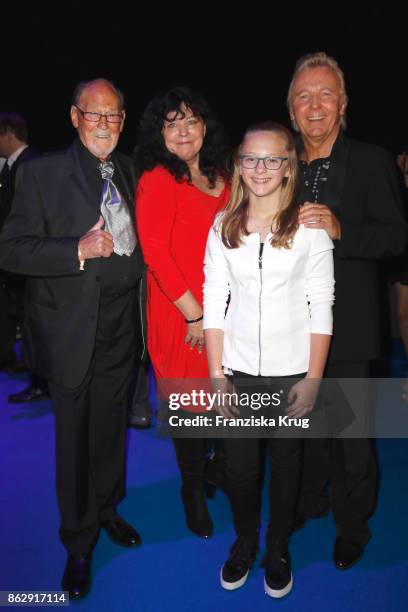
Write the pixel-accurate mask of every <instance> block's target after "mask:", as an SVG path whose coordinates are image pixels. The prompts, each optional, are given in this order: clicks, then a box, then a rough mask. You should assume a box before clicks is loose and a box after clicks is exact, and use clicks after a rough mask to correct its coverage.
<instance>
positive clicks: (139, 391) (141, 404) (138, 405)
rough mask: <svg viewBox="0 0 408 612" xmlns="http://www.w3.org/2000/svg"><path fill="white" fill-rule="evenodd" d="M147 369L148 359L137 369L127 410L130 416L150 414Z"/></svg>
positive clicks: (147, 415) (148, 366)
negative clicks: (128, 409)
mask: <svg viewBox="0 0 408 612" xmlns="http://www.w3.org/2000/svg"><path fill="white" fill-rule="evenodd" d="M149 369H150V359H149V360H148V361H147V362H146V363H141V364H140V365H139V367H138V369H137V374H136V384H135V389H134V392H133V397H132V401H131V404H130V411H129V415H130V416H131V417H132V416H135V417H151V416H152V406H151V404H150V399H149V387H150V382H149Z"/></svg>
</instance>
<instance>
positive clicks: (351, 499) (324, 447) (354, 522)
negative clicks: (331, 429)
mask: <svg viewBox="0 0 408 612" xmlns="http://www.w3.org/2000/svg"><path fill="white" fill-rule="evenodd" d="M325 375H326V377H327V378H367V377H368V376H369V364H368V363H367V362H363V363H344V364H329V365H328V366H327V368H326V373H325ZM368 403H369V397H367V396H364V392H363V396H362V397H361V404H360V406H354V405H353V406H352V408H353V409H354V410H355V411H356V414H357V413H358V412H359V411H367V412H369V411H370V406H369V405H368ZM329 482H330V499H329V497H328V493H327V485H328V483H329ZM377 489H378V466H377V461H376V454H375V445H374V440H373V439H371V438H334V439H306V440H305V443H304V454H303V469H302V482H301V492H300V497H299V505H298V512H299V514H302V515H304V516H306V517H313V516H318V515H319V514H321V513H322V512H324V511H325V510H326V509H328V507H329V505H331V508H332V511H333V517H334V521H335V523H336V529H337V536H339V537H342V538H344V539H346V540H348V541H350V542H354V543H357V544H361V545H365V544H366V543H367V542H368V541H369V539H370V537H371V532H370V528H369V526H368V518H369V517H370V515H371V514H372V513H373V511H374V508H375V503H376V499H377Z"/></svg>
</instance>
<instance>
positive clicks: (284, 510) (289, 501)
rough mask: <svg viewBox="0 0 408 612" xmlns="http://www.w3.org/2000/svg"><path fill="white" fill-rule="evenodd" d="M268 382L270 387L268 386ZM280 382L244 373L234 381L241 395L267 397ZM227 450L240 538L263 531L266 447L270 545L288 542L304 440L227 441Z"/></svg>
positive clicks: (229, 483) (229, 484)
mask: <svg viewBox="0 0 408 612" xmlns="http://www.w3.org/2000/svg"><path fill="white" fill-rule="evenodd" d="M301 376H303V375H300V377H301ZM291 378H292V377H285V380H286V381H287V385H285V392H286V393H287V391H288V390H289V388H290V387H291V385H292V383H291V381H290V379H291ZM296 378H299V376H298V377H296ZM244 380H245V381H248V380H251V382H250V385H249V386H248V384H247V382H245V384H244V386H241V384H242V382H243V381H244ZM266 380H267V381H268V383H265V381H266ZM277 380H278V381H279V384H277V383H276V384H275V385H274V379H273V378H271V377H269V378H268V379H266V378H263V377H253V376H250V375H248V374H244V373H241V372H235V373H234V377H233V382H234V385H235V388H236V390H237V392H238V393H240V392H241V391H242V392H245V393H257V392H263V393H264V392H265V391H266V387H265V384H267V385H269V389H268V391H269V392H270V393H273V392H275V391H278V390H279V389H280V388H281V386H282V378H279V379H277ZM260 384H261V387H260V386H259V385H260ZM276 385H277V386H276ZM241 412H242V410H241ZM224 447H225V462H226V481H227V491H228V497H229V500H230V503H231V509H232V515H233V521H234V527H235V531H236V533H237V535H239V536H246V537H249V538H251V537H254V534H255V533H256V531H257V529H258V528H259V522H260V496H261V486H260V485H261V476H262V464H263V461H262V459H263V448H264V447H266V452H267V454H268V457H269V462H270V468H271V475H270V481H269V486H268V490H269V504H270V512H269V522H268V530H267V545H268V543H269V542H271V541H272V540H286V539H288V538H289V535H290V532H291V530H292V527H293V521H294V517H295V510H296V505H297V500H298V492H299V483H300V467H301V465H300V461H301V447H302V439H301V438H297V437H288V438H282V437H278V436H277V437H272V438H266V439H261V438H225V439H224Z"/></svg>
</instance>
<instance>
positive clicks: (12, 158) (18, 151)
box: [6, 144, 28, 168]
mask: <svg viewBox="0 0 408 612" xmlns="http://www.w3.org/2000/svg"><path fill="white" fill-rule="evenodd" d="M27 147H28V145H27V144H25V145H23V146H22V147H19V148H18V149H16V150H15V151H14V153H12V155H10V157H9V158H8V159H7V162H6V163H7V164H8V167H9V168H11V166H12V165H13V164H14V162H15V161H16V159H17V158H18V157H19V156H20V155H21V153H22V152H23V151H24V149H26V148H27Z"/></svg>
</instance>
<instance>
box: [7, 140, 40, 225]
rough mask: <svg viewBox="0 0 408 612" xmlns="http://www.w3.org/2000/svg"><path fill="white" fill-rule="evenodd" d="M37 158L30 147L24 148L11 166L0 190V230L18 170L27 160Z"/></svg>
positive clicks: (8, 210)
mask: <svg viewBox="0 0 408 612" xmlns="http://www.w3.org/2000/svg"><path fill="white" fill-rule="evenodd" d="M37 156H38V153H36V152H35V151H34V150H33V149H31V148H30V147H26V148H25V149H24V151H22V152H21V153H20V155H19V156H18V157H17V159H16V161H15V162H14V164H13V165H12V166H11V169H10V173H9V175H8V177H7V180H6V182H5V184H4V185H2V186H1V188H0V229H1V228H2V227H3V224H4V221H5V220H6V218H7V216H8V214H9V212H10V208H11V203H12V201H13V197H14V190H15V183H16V175H17V170H18V168H19V167H20V165H21V164H22V163H23V162H25V161H28V160H29V159H34V157H37ZM6 163H7V162H6Z"/></svg>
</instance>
